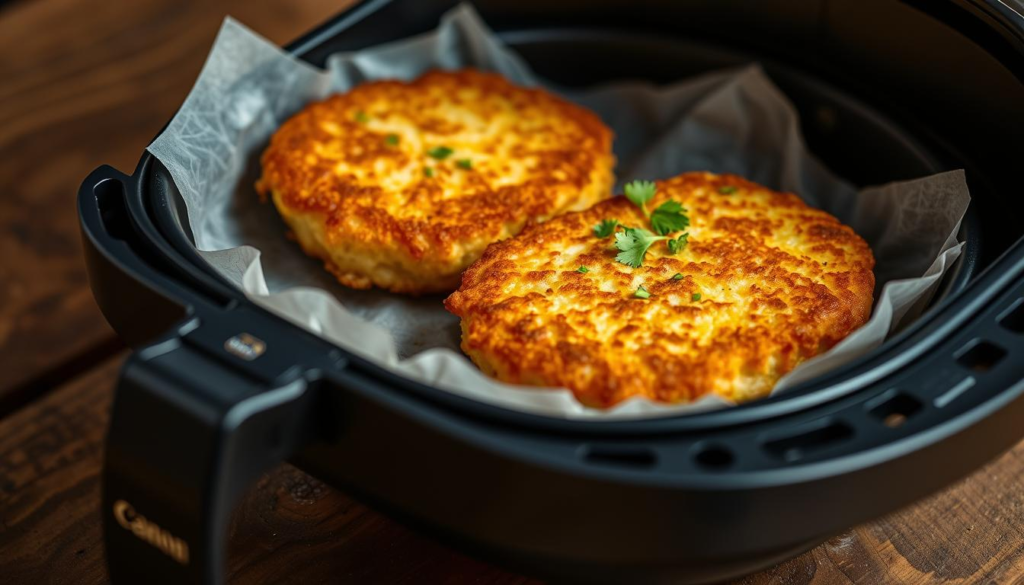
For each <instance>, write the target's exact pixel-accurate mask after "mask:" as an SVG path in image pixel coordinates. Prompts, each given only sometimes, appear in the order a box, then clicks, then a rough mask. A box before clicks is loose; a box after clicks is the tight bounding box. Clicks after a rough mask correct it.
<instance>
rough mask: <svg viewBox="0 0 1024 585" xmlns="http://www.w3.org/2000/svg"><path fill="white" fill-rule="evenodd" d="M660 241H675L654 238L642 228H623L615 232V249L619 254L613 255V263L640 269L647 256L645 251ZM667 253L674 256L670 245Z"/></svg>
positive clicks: (660, 237)
mask: <svg viewBox="0 0 1024 585" xmlns="http://www.w3.org/2000/svg"><path fill="white" fill-rule="evenodd" d="M662 240H670V241H675V240H672V238H670V237H668V236H656V235H654V234H653V233H651V232H649V231H647V230H645V229H644V228H625V229H623V230H622V231H621V232H616V234H615V248H616V249H618V250H619V253H618V254H616V255H615V261H616V262H621V263H623V264H628V265H630V266H632V267H633V268H640V267H641V266H643V265H644V256H646V255H647V250H648V249H649V248H650V247H651V246H652V245H654V243H655V242H660V241H662ZM669 252H671V253H673V254H675V252H674V251H672V249H671V245H670V247H669Z"/></svg>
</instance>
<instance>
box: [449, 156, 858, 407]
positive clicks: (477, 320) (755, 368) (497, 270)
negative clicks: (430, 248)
mask: <svg viewBox="0 0 1024 585" xmlns="http://www.w3.org/2000/svg"><path fill="white" fill-rule="evenodd" d="M658 187H659V192H658V196H657V197H656V199H655V200H654V201H652V202H651V203H650V204H649V208H650V209H654V208H655V207H656V206H657V205H658V204H660V203H661V202H663V201H665V200H667V199H669V198H673V199H676V200H679V201H681V202H682V203H683V204H684V205H685V206H686V207H688V208H690V216H691V219H692V221H693V222H694V223H693V225H691V226H690V231H691V232H694V235H693V236H691V240H690V245H689V252H687V251H684V252H683V253H681V254H679V255H678V256H671V255H665V254H661V253H660V252H658V250H657V249H656V248H655V249H654V253H653V254H651V253H649V256H648V259H649V261H645V265H644V266H643V267H641V268H638V269H631V268H629V267H627V266H625V265H622V264H618V263H617V262H615V260H614V256H615V250H611V251H609V250H607V249H606V248H605V247H606V246H607V245H609V244H610V240H609V239H605V240H599V239H597V238H596V237H594V236H593V235H592V234H590V233H589V230H590V227H591V226H592V225H593V224H595V223H597V222H599V221H601V220H602V219H606V218H617V219H619V220H620V221H621V222H623V223H625V224H626V225H633V226H638V225H644V217H643V216H642V215H641V213H640V212H639V210H638V209H637V208H636V207H635V206H633V205H632V204H630V203H629V202H628V201H627V200H625V198H623V197H616V198H614V199H611V200H608V201H604V202H601V203H599V204H597V205H595V206H594V207H592V208H590V209H588V210H586V211H583V212H580V213H573V214H567V215H564V216H562V217H560V218H557V219H555V220H552V221H551V222H549V223H547V224H544V225H539V226H531V227H530V228H528V229H527V230H524V231H523V233H521V234H520V235H519V236H517V237H516V238H512V239H510V240H506V241H505V242H502V243H499V244H495V245H494V246H491V247H490V248H489V249H488V250H487V252H486V253H485V254H484V256H483V257H482V258H481V259H480V260H479V261H478V262H476V263H475V264H474V265H473V266H471V267H470V268H469V270H467V271H466V272H465V273H464V275H463V282H462V285H461V286H460V288H459V290H458V291H456V292H455V293H453V294H452V295H451V296H450V297H449V298H448V299H447V300H446V301H445V304H446V307H447V308H448V309H449V311H451V312H452V313H454V314H456V315H458V316H459V317H461V319H462V322H461V327H462V332H463V336H462V349H463V351H464V352H465V353H466V354H467V355H468V356H469V357H470V359H472V360H473V361H474V363H476V364H477V365H478V366H479V367H480V368H481V370H483V371H484V372H485V373H487V374H488V375H491V376H493V377H495V378H497V379H499V380H502V381H505V382H509V383H516V384H526V385H536V386H555V387H558V386H561V387H565V388H568V389H569V390H571V391H573V393H574V394H575V395H576V397H577V399H578V400H580V402H582V403H583V404H586V405H588V406H593V407H598V408H606V407H609V406H612V405H614V404H616V403H618V402H620V401H622V400H625V399H627V398H629V397H632V396H638V395H639V396H646V397H648V398H650V399H652V400H655V401H660V402H670V403H672V402H690V401H693V400H696V399H698V398H700V397H701V396H703V395H704V394H708V393H714V394H718V395H720V396H722V397H724V398H727V399H730V400H734V401H736V402H744V401H748V400H752V399H754V398H760V397H763V396H765V395H766V394H768V393H769V392H770V391H771V389H772V388H773V387H774V386H775V383H776V382H777V381H778V379H779V378H780V377H781V376H783V375H784V374H786V373H788V372H789V371H792V369H793V368H795V367H796V366H797V365H799V364H800V363H802V362H803V361H805V360H806V359H809V358H810V357H813V356H815V355H818V354H820V353H822V352H824V351H826V350H827V349H829V348H831V347H832V346H834V345H835V344H836V343H838V342H839V341H841V340H842V339H843V338H845V337H846V336H847V335H848V334H849V333H851V332H852V331H854V330H855V329H857V328H858V327H860V326H861V325H863V324H864V323H866V322H867V320H868V318H869V317H870V313H871V306H872V302H873V299H872V293H873V289H874V280H875V279H874V274H873V272H872V268H873V266H874V257H873V255H872V254H871V250H870V248H869V247H868V246H867V244H866V243H865V242H864V240H863V239H862V238H860V236H858V235H857V234H855V233H854V232H853V230H852V229H850V228H849V227H848V226H845V225H843V224H841V223H840V222H839V221H838V220H837V219H835V218H834V217H832V216H831V215H829V214H827V213H825V212H824V211H821V210H817V209H813V208H810V207H808V206H807V205H806V204H805V203H803V201H802V200H800V199H799V197H797V196H796V195H793V194H788V193H778V192H775V191H772V190H770V189H767V188H765V187H762V186H760V185H757V184H755V183H752V182H750V181H746V180H744V179H742V178H740V177H735V176H731V175H722V176H718V175H713V174H710V173H686V174H683V175H680V176H677V177H674V178H672V179H669V180H667V181H660V182H658ZM722 188H729V189H735V190H736V191H735V192H733V193H732V194H729V195H725V194H722V193H720V192H719V190H720V189H722ZM727 190H728V189H727ZM749 193H760V194H761V195H759V196H763V197H765V198H766V201H767V202H769V203H770V205H769V206H767V207H764V206H760V207H763V208H764V209H765V210H766V211H768V212H769V214H770V212H771V209H772V208H777V213H785V214H791V215H793V216H794V217H792V218H791V219H790V220H789V224H787V225H788V227H787V229H797V228H799V229H803V230H804V231H803V232H802V233H803V240H804V241H803V242H801V243H802V244H806V245H807V246H809V247H810V248H813V249H815V250H817V251H818V252H816V253H817V254H819V255H820V257H821V258H826V257H827V258H829V260H821V259H818V258H808V259H807V260H806V261H804V260H802V259H801V260H800V261H799V262H797V263H796V264H795V266H797V267H800V268H803V269H804V271H805V272H807V273H808V274H810V275H811V276H813V277H814V278H811V277H808V276H807V275H806V274H803V273H801V272H800V271H796V272H793V273H790V272H789V271H788V270H787V269H786V268H785V267H784V266H783V267H777V266H776V267H773V266H767V267H766V266H761V265H760V264H759V259H758V258H751V257H749V255H747V256H745V255H744V250H743V249H742V248H741V247H739V248H738V247H736V246H735V245H731V244H730V243H729V241H728V240H729V239H731V238H734V237H748V238H749V237H754V238H757V237H765V238H768V237H771V234H770V232H769V233H768V235H764V232H763V231H762V230H764V229H766V228H767V226H768V224H765V223H764V222H762V221H757V220H754V219H753V218H746V217H742V214H740V216H736V215H733V214H723V215H720V216H719V217H715V218H714V220H713V221H714V225H713V226H711V227H712V228H714V226H718V227H721V228H722V233H721V237H714V238H711V240H714V241H702V240H701V236H700V235H699V234H700V231H701V230H700V222H702V221H705V220H708V218H711V217H713V214H714V208H715V206H729V205H734V204H736V203H737V202H741V201H743V197H744V195H745V194H749ZM764 219H766V220H769V221H770V220H773V219H778V218H773V217H771V216H769V217H767V218H764ZM804 221H805V222H806V226H805V227H803V226H800V225H799V222H804ZM716 231H717V230H716ZM706 233H708V234H710V233H711V232H710V231H706ZM787 233H788V232H787ZM581 234H582V236H583V237H582V238H581V237H580V236H581ZM751 234H762V235H761V236H758V235H751ZM588 238H589V239H588ZM718 240H721V241H718ZM743 241H744V240H740V243H742V242H743ZM750 241H753V240H750ZM536 242H541V244H540V245H539V246H538V245H536V244H535V243H536ZM581 242H582V243H583V244H585V245H586V244H587V243H588V242H589V247H588V248H587V250H586V251H585V252H584V253H583V254H582V255H581V256H573V258H572V259H571V260H570V263H569V264H567V265H564V266H563V267H562V268H561V269H560V270H559V269H558V268H552V267H549V266H546V265H542V266H532V268H534V269H533V270H527V269H525V268H523V265H527V264H526V263H528V262H530V261H531V259H535V258H537V257H540V256H541V255H543V254H551V253H553V252H557V250H559V249H562V250H564V249H570V248H572V247H574V246H576V245H579V244H580V243H581ZM602 248H604V249H602ZM694 254H697V257H695V256H694ZM555 257H557V254H556V255H555ZM580 257H581V258H584V260H582V261H580V262H579V263H580V264H582V265H587V266H589V272H588V273H586V274H581V273H578V272H577V271H576V270H574V269H575V268H577V266H576V262H577V261H576V258H580ZM761 260H764V259H761ZM776 260H777V259H776ZM706 261H716V262H718V264H715V263H714V262H711V263H707V262H706ZM773 261H774V260H773ZM705 264H707V265H705ZM728 265H734V266H733V269H734V271H735V270H739V271H741V272H742V273H743V274H758V273H761V274H764V276H765V280H764V282H762V283H760V284H761V287H760V288H761V289H763V290H759V292H757V293H756V295H757V296H756V298H754V299H752V300H751V303H753V301H754V300H756V301H757V303H758V307H760V309H762V310H765V311H768V312H771V311H776V312H780V314H781V311H784V310H786V308H790V309H791V310H800V311H802V312H801V313H800V315H801V317H800V318H799V319H795V320H794V321H793V322H791V323H789V328H788V329H787V330H784V331H774V330H772V329H771V328H770V327H764V326H761V325H760V324H755V325H756V327H753V328H752V329H751V331H749V332H744V331H743V330H742V329H741V328H736V329H731V330H730V331H729V333H732V334H733V338H729V339H726V338H723V337H721V336H714V335H713V336H712V337H711V338H710V339H709V340H708V343H707V345H705V346H703V347H699V346H694V347H693V351H688V352H686V353H684V354H683V355H677V354H673V353H672V352H668V351H664V350H659V349H657V348H658V347H659V345H660V344H669V343H680V340H679V339H676V338H675V337H674V332H671V331H669V332H663V331H659V330H657V329H654V328H653V327H652V325H651V323H650V322H649V320H645V319H644V314H643V312H642V311H638V308H642V307H644V306H645V305H646V306H649V305H650V304H651V303H652V302H653V303H655V304H659V303H668V302H669V299H670V298H671V296H672V295H675V296H676V297H677V298H678V299H681V300H682V301H683V302H681V303H680V306H678V307H677V308H676V309H673V311H674V312H673V313H670V314H674V315H676V320H674V321H672V323H677V322H678V323H685V322H686V320H687V319H693V320H696V319H700V318H701V317H702V311H703V309H702V307H703V306H709V307H713V308H714V310H720V307H719V306H718V304H717V301H715V299H712V298H707V297H703V298H702V301H703V303H715V304H713V305H702V303H700V302H697V303H686V302H685V301H686V300H689V299H690V295H692V294H694V293H696V292H698V291H700V290H705V291H706V290H707V289H708V288H710V287H709V286H708V284H709V282H710V283H712V284H713V283H714V279H712V281H709V280H708V278H707V275H706V274H705V271H709V270H718V269H719V268H723V267H725V272H724V273H725V274H727V273H728V271H729V269H728V267H727V266H728ZM605 269H611V270H612V272H613V274H611V275H610V276H608V278H609V280H612V281H614V283H615V286H614V291H613V292H610V293H606V292H596V291H594V290H593V288H592V285H593V284H594V281H593V279H595V278H602V277H604V276H605V274H604V272H603V271H604V270H605ZM595 273H597V274H598V276H595ZM677 273H679V274H684V275H685V276H684V278H683V279H681V280H675V279H673V278H672V276H674V275H675V274H677ZM638 279H639V280H642V281H644V282H645V286H646V287H647V288H648V290H649V291H650V292H651V294H652V299H651V300H641V299H635V298H632V294H633V292H634V290H635V283H636V282H637V281H638ZM816 279H817V280H816ZM588 280H590V282H588ZM531 281H536V282H537V283H543V284H542V285H539V286H547V287H549V288H548V289H547V291H546V292H545V291H538V290H529V288H526V289H524V290H525V292H516V293H506V292H505V291H506V290H507V289H508V288H509V287H511V288H512V289H515V288H516V287H517V286H522V285H517V284H516V282H520V283H522V282H527V283H528V282H531ZM826 282H827V283H828V284H826ZM773 283H775V284H778V285H783V284H786V283H791V284H792V286H793V290H791V291H790V292H789V294H788V295H787V294H783V295H779V294H776V293H777V291H778V290H781V287H776V288H775V290H769V289H770V288H771V287H770V286H769V285H771V284H773ZM719 284H721V283H719ZM787 286H789V285H787ZM556 288H557V289H558V291H559V292H558V293H555V292H554V289H556ZM563 291H565V293H566V295H572V294H574V293H577V292H579V294H584V295H588V296H587V297H585V298H592V299H596V302H597V303H598V308H600V307H601V306H602V305H605V306H606V307H607V308H609V309H610V310H609V314H611V315H613V316H621V318H622V319H623V321H622V322H621V323H619V324H618V325H620V327H619V328H618V331H619V332H623V331H625V332H627V335H626V337H627V339H628V340H631V341H637V340H639V341H638V343H641V344H642V343H644V342H647V343H649V344H651V347H650V348H648V347H645V346H643V345H640V346H639V347H641V350H640V353H642V355H636V354H634V353H632V352H631V351H629V350H628V348H626V347H616V345H615V341H614V339H615V336H613V337H612V339H611V340H609V339H604V340H601V339H589V338H584V339H579V338H573V336H579V337H586V336H587V334H588V333H589V332H588V331H581V328H580V327H575V326H574V325H573V324H572V323H570V322H568V321H569V320H571V319H572V318H573V316H572V315H571V314H569V309H567V308H565V307H563V308H562V310H561V311H560V312H558V313H557V314H541V315H540V316H539V317H540V319H539V320H540V324H537V323H536V322H534V321H535V319H536V318H537V316H538V315H537V313H536V311H538V310H543V309H544V307H545V305H544V303H545V302H546V300H547V299H548V298H549V297H551V296H557V295H559V294H562V292H563ZM580 291H583V292H580ZM704 294H705V295H706V294H707V293H706V292H705V293H704ZM570 298H571V296H570ZM787 301H788V304H787ZM563 304H565V305H568V304H569V303H563ZM752 306H753V305H752ZM721 310H724V309H721ZM631 319H636V320H637V321H631ZM751 319H754V320H756V319H757V318H753V317H751ZM694 322H696V321H694ZM583 323H584V325H585V324H586V321H585V320H584V321H583ZM724 324H732V325H736V324H737V323H729V322H726V323H724ZM645 328H646V329H645ZM719 333H721V332H719ZM630 335H632V337H629V336H630ZM683 343H685V341H683ZM651 348H653V349H651ZM649 372H650V373H653V374H652V375H647V373H649Z"/></svg>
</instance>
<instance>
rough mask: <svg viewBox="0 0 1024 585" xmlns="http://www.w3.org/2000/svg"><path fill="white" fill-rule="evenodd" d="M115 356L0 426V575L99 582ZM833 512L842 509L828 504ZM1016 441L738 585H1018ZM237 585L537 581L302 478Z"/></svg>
mask: <svg viewBox="0 0 1024 585" xmlns="http://www.w3.org/2000/svg"><path fill="white" fill-rule="evenodd" d="M120 361H121V358H116V359H112V360H110V361H108V362H107V363H105V364H103V365H101V366H100V367H98V368H96V369H95V370H93V371H91V372H90V373H88V374H87V375H85V376H82V377H80V378H78V379H76V380H74V381H73V382H70V383H68V384H67V385H65V386H63V387H62V388H60V389H58V390H56V391H55V392H52V393H50V394H49V395H47V396H46V397H45V398H43V399H41V400H39V401H37V402H35V403H33V404H32V405H30V406H28V407H26V408H25V409H23V410H21V411H19V412H18V413H16V414H15V415H13V416H11V417H8V418H7V419H5V420H2V421H0V575H2V576H3V579H2V580H3V581H4V582H9V583H35V584H37V585H38V584H45V583H84V584H92V583H105V582H106V581H107V575H106V569H105V567H104V565H103V552H102V543H101V535H100V511H99V501H100V500H99V498H100V483H99V471H100V465H101V458H102V441H103V434H104V432H105V428H106V424H107V417H108V411H109V407H110V402H111V397H112V387H113V383H114V378H115V376H116V374H117V369H118V366H119V364H120ZM837 505H842V503H841V502H837ZM1022 532H1024V443H1021V444H1020V445H1018V446H1017V447H1016V448H1014V449H1013V450H1012V451H1011V452H1009V453H1007V454H1006V455H1004V456H1003V457H1002V458H1000V459H999V460H997V461H996V462H994V463H992V464H990V465H988V466H986V467H985V468H984V469H982V470H981V471H979V472H978V473H976V474H974V475H973V476H971V477H969V478H967V479H965V480H964V481H962V482H960V483H959V484H958V485H956V486H954V487H952V488H950V489H948V490H946V491H944V492H941V493H939V494H937V495H935V496H933V497H931V498H928V499H926V500H924V501H922V502H919V503H918V504H916V505H914V506H911V507H910V508H907V509H906V510H903V511H901V512H899V513H896V514H892V515H890V516H887V517H885V518H882V519H880V520H878V521H875V522H872V523H870V524H866V525H864V526H859V527H857V528H854V529H852V530H849V531H847V532H845V533H843V534H841V535H839V536H836V537H835V538H832V539H831V540H829V541H827V542H826V543H824V544H822V545H821V546H819V547H817V548H815V549H814V550H812V551H810V552H808V553H806V554H804V555H801V556H800V557H797V558H795V559H792V560H790V561H787V562H785V563H782V564H780V565H778V566H775V567H772V568H771V569H769V570H767V571H764V572H762V573H760V574H757V575H752V576H749V577H747V578H745V579H741V580H739V581H736V583H737V585H763V584H769V583H772V584H774V583H786V584H794V585H796V584H815V585H832V584H836V585H838V584H843V583H867V584H874V583H912V584H937V583H958V584H965V585H966V584H973V583H1013V582H1016V581H1024V533H1022ZM229 574H230V575H231V581H232V582H235V583H299V584H308V583H329V582H348V583H410V584H411V583H451V584H456V583H478V584H501V585H511V584H521V583H536V581H530V580H529V579H527V578H525V577H522V576H518V575H515V574H511V573H508V572H505V571H503V570H501V569H499V568H496V567H493V566H491V565H488V564H486V563H483V562H480V561H477V560H474V559H471V558H469V557H466V556H464V555H462V554H460V553H458V552H455V551H453V550H451V549H448V548H447V547H444V546H442V545H440V544H437V543H435V542H433V541H432V540H430V539H429V538H428V537H424V536H422V535H419V534H416V533H414V532H412V531H410V530H408V529H406V528H404V527H403V526H401V525H399V524H397V523H395V522H393V521H391V520H389V519H388V518H386V517H384V516H381V515H379V514H377V513H375V512H373V511H371V510H369V509H367V508H366V507H364V506H362V505H360V504H359V503H357V502H355V501H353V500H352V499H351V498H349V497H347V496H346V495H344V494H343V493H341V492H339V491H337V490H335V489H333V488H331V487H329V486H327V485H325V484H324V483H322V482H320V481H319V480H317V479H315V478H313V477H310V476H309V475H307V474H305V473H303V472H302V471H300V470H298V469H296V468H294V467H292V466H289V465H282V466H281V467H279V468H278V469H276V470H274V471H273V472H271V473H269V474H267V475H265V476H264V477H263V478H262V479H260V480H259V481H258V482H257V485H256V486H254V487H253V488H252V489H251V490H250V491H249V493H248V495H247V496H246V497H245V498H244V499H243V501H242V503H241V504H240V505H239V507H238V509H237V510H236V511H235V514H234V516H233V519H232V523H231V528H230V544H229Z"/></svg>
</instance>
